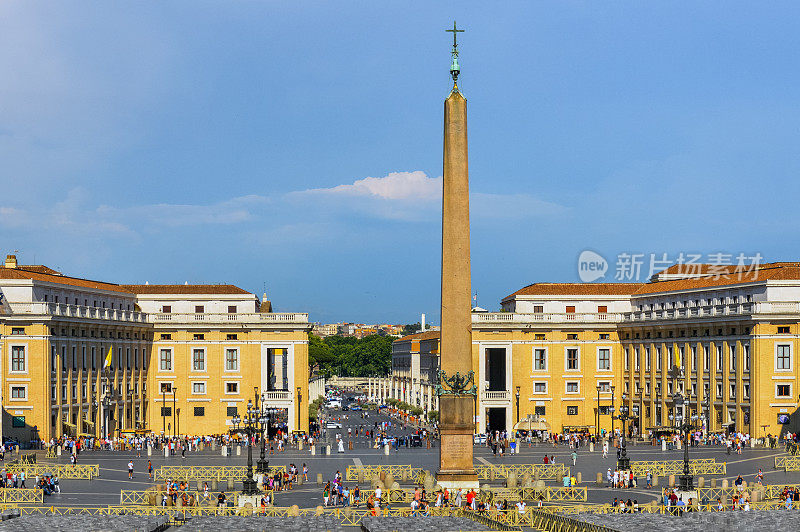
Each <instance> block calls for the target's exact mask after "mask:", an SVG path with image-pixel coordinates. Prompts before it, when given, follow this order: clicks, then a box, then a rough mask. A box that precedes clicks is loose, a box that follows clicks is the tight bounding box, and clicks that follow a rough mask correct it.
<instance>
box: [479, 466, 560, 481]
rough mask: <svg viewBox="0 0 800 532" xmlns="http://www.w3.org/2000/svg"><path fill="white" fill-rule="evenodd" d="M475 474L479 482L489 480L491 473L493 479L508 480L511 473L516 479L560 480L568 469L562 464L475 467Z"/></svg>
mask: <svg viewBox="0 0 800 532" xmlns="http://www.w3.org/2000/svg"><path fill="white" fill-rule="evenodd" d="M475 472H476V473H478V478H479V479H481V480H487V479H490V478H491V475H492V472H494V476H495V478H508V475H509V473H511V472H513V473H515V474H516V475H517V479H520V478H522V477H523V476H524V475H530V477H531V478H535V477H537V476H538V478H539V480H561V479H562V478H563V477H564V475H568V474H569V467H567V466H566V465H564V464H502V465H476V466H475Z"/></svg>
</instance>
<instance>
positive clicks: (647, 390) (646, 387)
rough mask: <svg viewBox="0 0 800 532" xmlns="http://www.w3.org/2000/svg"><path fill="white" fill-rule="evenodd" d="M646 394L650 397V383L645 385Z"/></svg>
mask: <svg viewBox="0 0 800 532" xmlns="http://www.w3.org/2000/svg"><path fill="white" fill-rule="evenodd" d="M644 393H645V395H650V383H649V382H646V383H644Z"/></svg>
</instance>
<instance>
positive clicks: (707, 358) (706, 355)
mask: <svg viewBox="0 0 800 532" xmlns="http://www.w3.org/2000/svg"><path fill="white" fill-rule="evenodd" d="M710 366H711V353H710V352H709V350H708V346H707V345H704V346H703V372H704V373H708V372H709V367H710Z"/></svg>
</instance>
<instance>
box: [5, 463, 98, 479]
mask: <svg viewBox="0 0 800 532" xmlns="http://www.w3.org/2000/svg"><path fill="white" fill-rule="evenodd" d="M6 471H8V472H9V473H19V472H20V471H25V475H26V476H27V477H28V478H33V477H36V476H39V477H41V476H44V475H53V476H55V477H58V478H59V479H61V480H63V479H68V480H92V479H93V478H94V477H97V476H100V466H99V465H97V464H75V465H70V464H50V463H39V464H20V463H8V464H6Z"/></svg>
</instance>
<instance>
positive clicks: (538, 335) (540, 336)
mask: <svg viewBox="0 0 800 532" xmlns="http://www.w3.org/2000/svg"><path fill="white" fill-rule="evenodd" d="M533 339H534V340H544V339H545V336H544V333H536V334H534V335H533Z"/></svg>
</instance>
